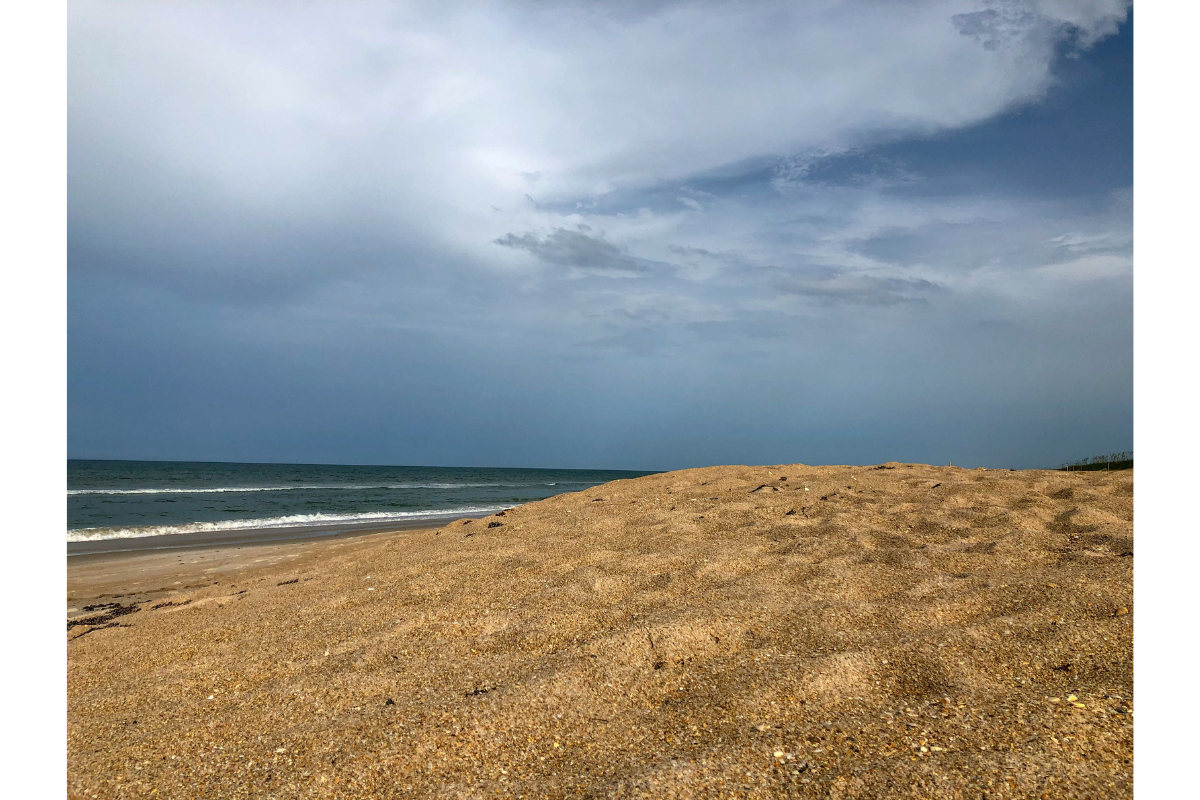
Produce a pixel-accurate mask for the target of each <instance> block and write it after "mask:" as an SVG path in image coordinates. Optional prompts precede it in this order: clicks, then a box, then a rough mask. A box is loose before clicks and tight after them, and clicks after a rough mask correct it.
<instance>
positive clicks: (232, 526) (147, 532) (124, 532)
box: [67, 505, 512, 542]
mask: <svg viewBox="0 0 1200 800" xmlns="http://www.w3.org/2000/svg"><path fill="white" fill-rule="evenodd" d="M506 508H512V506H511V505H504V506H463V507H461V508H444V509H436V510H431V511H373V512H365V513H361V514H291V515H289V516H286V517H266V518H263V519H227V520H219V521H217V522H189V523H186V524H182V525H145V526H138V527H126V528H77V529H76V530H73V531H67V541H68V542H94V541H99V540H103V539H136V538H140V537H143V536H169V535H173V534H179V533H210V532H214V531H236V530H254V529H257V528H302V527H306V526H310V525H330V524H338V523H367V522H391V521H397V522H398V521H400V520H411V519H436V518H443V519H447V520H450V519H455V518H457V517H461V516H465V515H468V514H487V513H490V512H492V511H502V510H504V509H506Z"/></svg>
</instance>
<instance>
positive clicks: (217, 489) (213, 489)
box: [67, 481, 590, 495]
mask: <svg viewBox="0 0 1200 800" xmlns="http://www.w3.org/2000/svg"><path fill="white" fill-rule="evenodd" d="M578 483H590V482H582V481H580V482H578ZM554 485H555V484H553V483H545V484H543V483H363V484H347V483H332V484H317V485H308V486H206V487H200V488H191V489H183V488H176V487H172V486H153V487H148V488H144V489H67V494H68V495H78V494H107V495H114V494H214V493H224V492H235V493H236V492H294V491H301V490H306V489H307V490H314V489H316V490H322V489H349V490H358V491H363V490H367V489H516V488H521V487H524V486H554Z"/></svg>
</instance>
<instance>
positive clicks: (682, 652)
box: [66, 463, 1133, 798]
mask: <svg viewBox="0 0 1200 800" xmlns="http://www.w3.org/2000/svg"><path fill="white" fill-rule="evenodd" d="M1132 520H1133V472H1132V470H1128V471H1122V472H1111V473H1109V472H1070V473H1068V472H1054V471H1041V470H1030V471H1015V472H1014V471H1008V470H982V469H980V470H967V469H959V468H955V467H931V466H924V465H909V464H896V463H892V464H886V465H879V466H870V467H838V466H833V467H808V466H802V465H779V466H769V467H743V466H727V467H711V468H704V469H693V470H685V471H680V472H671V473H663V474H658V475H650V476H646V477H642V478H637V479H633V480H621V481H615V482H612V483H609V484H605V485H602V486H598V487H595V488H592V489H588V490H587V491H583V492H578V493H574V494H565V495H559V496H557V497H552V498H550V499H547V500H542V501H539V502H535V503H530V504H527V505H524V506H520V507H518V508H515V509H512V510H509V511H507V512H505V513H502V514H497V515H493V516H489V517H486V518H483V519H475V520H456V521H454V522H452V523H451V524H449V525H447V526H445V527H442V528H436V529H419V530H401V531H393V532H382V533H370V534H366V535H361V536H354V537H338V538H325V539H310V540H303V541H277V542H270V543H266V544H255V545H251V544H245V543H241V544H231V545H216V546H214V545H210V546H206V547H196V548H183V549H177V550H164V551H146V552H128V553H107V554H91V555H79V556H74V557H71V558H70V559H68V597H67V602H68V606H67V608H68V614H67V615H68V630H67V640H68V641H67V645H66V649H67V659H68V687H67V688H68V721H67V722H68V796H70V797H78V798H84V797H103V798H108V797H113V798H116V797H155V798H168V797H170V798H198V797H213V798H215V797H243V796H245V797H278V798H301V797H305V798H307V797H313V798H327V797H328V798H333V797H345V798H367V797H462V798H473V797H524V798H540V797H576V796H583V797H601V796H603V797H680V798H683V797H764V798H765V797H778V796H785V797H832V798H875V797H904V798H908V797H912V798H917V797H922V798H929V797H932V798H979V797H988V798H1017V797H1020V798H1068V797H1070V798H1108V797H1130V796H1132V776H1133V765H1132V758H1133V717H1132V713H1133V696H1132V691H1133V650H1132V642H1133V615H1132V610H1133V558H1132V555H1133V524H1132Z"/></svg>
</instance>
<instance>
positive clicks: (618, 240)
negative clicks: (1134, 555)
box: [67, 0, 1133, 470]
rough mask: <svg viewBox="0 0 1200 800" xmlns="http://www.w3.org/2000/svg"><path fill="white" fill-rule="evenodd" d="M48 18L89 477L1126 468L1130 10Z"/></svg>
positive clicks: (74, 395)
mask: <svg viewBox="0 0 1200 800" xmlns="http://www.w3.org/2000/svg"><path fill="white" fill-rule="evenodd" d="M446 5H447V4H442V3H399V2H391V3H374V2H350V3H347V2H339V3H303V4H297V3H283V2H279V3H273V2H265V1H264V2H257V3H252V4H228V3H189V2H172V3H162V2H155V3H150V2H112V1H111V0H110V1H109V2H82V1H81V0H72V2H71V3H70V4H69V6H68V21H69V33H68V159H67V171H68V241H67V245H68V452H69V455H70V456H71V457H75V458H135V459H161V460H207V461H273V462H303V463H361V464H414V465H456V466H457V465H463V466H465V465H477V466H513V467H517V466H522V467H580V468H614V469H646V470H659V469H677V468H683V467H692V466H704V465H711V464H729V463H746V464H770V463H795V462H802V463H808V464H847V463H849V464H873V463H881V462H885V461H892V460H895V461H909V462H925V463H935V464H944V463H948V462H953V463H954V464H956V465H962V466H972V467H973V466H987V467H1012V468H1029V467H1053V466H1057V465H1058V464H1059V463H1062V462H1064V461H1067V460H1074V459H1077V458H1083V457H1087V456H1093V455H1099V454H1103V453H1108V452H1114V451H1119V450H1126V449H1132V442H1133V355H1132V354H1133V314H1132V301H1133V272H1132V263H1133V262H1132V250H1133V239H1132V183H1133V180H1132V170H1133V150H1132V143H1133V89H1132V86H1133V74H1132V73H1133V59H1132V50H1133V47H1132V17H1131V12H1130V9H1129V5H1128V3H1126V2H1124V0H1079V1H1078V2H1071V1H1070V0H1006V1H1003V2H996V1H993V0H954V1H952V2H943V1H940V0H929V1H928V2H927V1H926V0H903V1H902V2H897V1H896V0H888V1H887V2H885V1H884V0H878V1H877V2H875V1H872V0H859V1H858V2H822V1H821V0H815V1H814V2H806V3H775V2H769V1H768V2H760V3H753V4H750V3H744V2H666V1H664V2H646V1H645V0H642V1H641V2H622V1H620V0H617V1H614V2H610V3H598V2H577V1H576V2H553V1H552V0H540V1H537V2H535V1H533V0H526V1H525V2H516V1H515V0H510V2H492V3H485V2H479V3H464V4H450V5H452V6H454V7H453V8H447V7H446Z"/></svg>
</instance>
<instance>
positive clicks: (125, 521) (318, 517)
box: [67, 459, 651, 543]
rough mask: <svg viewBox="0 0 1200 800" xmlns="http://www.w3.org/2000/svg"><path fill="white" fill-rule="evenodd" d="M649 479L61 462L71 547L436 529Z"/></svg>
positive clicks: (607, 474)
mask: <svg viewBox="0 0 1200 800" xmlns="http://www.w3.org/2000/svg"><path fill="white" fill-rule="evenodd" d="M649 474H651V473H648V472H629V471H623V470H576V469H498V468H486V467H378V466H341V465H331V464H234V463H204V462H189V461H84V460H74V459H71V460H68V461H67V541H68V542H69V543H70V542H99V541H104V540H113V539H129V538H140V537H148V536H155V537H160V536H172V535H178V534H201V533H213V532H227V531H228V532H233V531H242V532H245V534H247V537H248V538H252V537H253V534H254V533H255V532H256V531H260V532H265V531H270V530H276V531H277V530H279V529H289V530H297V529H298V530H300V531H301V532H303V531H304V530H312V531H317V530H320V531H322V532H326V533H327V532H332V531H344V530H352V529H355V528H367V527H371V528H380V527H385V526H389V525H395V526H398V527H399V526H404V527H411V526H413V525H415V524H419V523H428V524H430V525H437V524H440V523H443V522H447V521H450V520H452V519H456V518H458V517H467V516H485V515H487V514H490V513H492V512H495V511H500V510H502V509H506V508H511V507H513V506H516V505H520V504H522V503H528V502H531V501H533V500H541V499H544V498H546V497H551V496H553V495H556V494H562V493H563V492H578V491H582V490H583V489H587V488H588V487H591V486H596V485H598V484H601V483H607V482H608V481H612V480H616V479H619V478H621V479H624V478H636V477H639V476H641V475H649Z"/></svg>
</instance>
